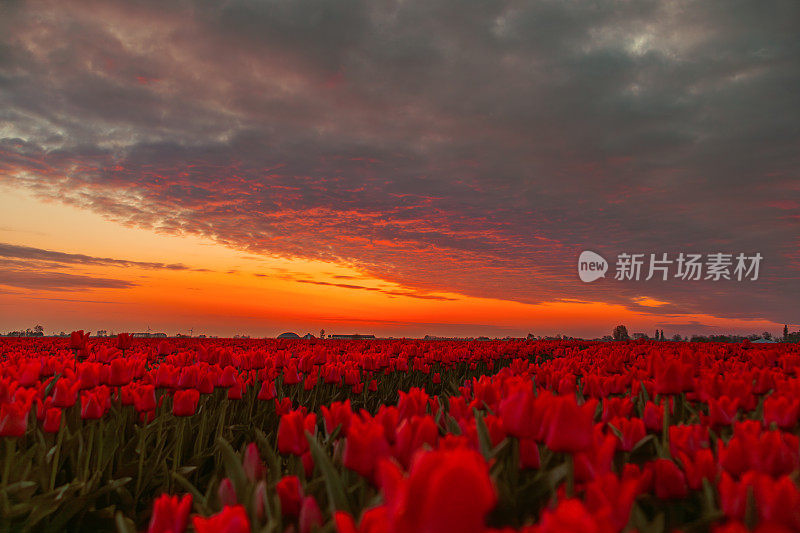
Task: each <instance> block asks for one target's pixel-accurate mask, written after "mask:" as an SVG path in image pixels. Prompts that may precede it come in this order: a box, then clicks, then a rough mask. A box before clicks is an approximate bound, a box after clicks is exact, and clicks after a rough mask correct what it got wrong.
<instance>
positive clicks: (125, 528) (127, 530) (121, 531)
mask: <svg viewBox="0 0 800 533" xmlns="http://www.w3.org/2000/svg"><path fill="white" fill-rule="evenodd" d="M114 522H115V523H116V525H117V532H118V533H136V524H134V523H133V520H131V519H130V518H125V515H123V514H122V511H117V514H116V515H115V516H114Z"/></svg>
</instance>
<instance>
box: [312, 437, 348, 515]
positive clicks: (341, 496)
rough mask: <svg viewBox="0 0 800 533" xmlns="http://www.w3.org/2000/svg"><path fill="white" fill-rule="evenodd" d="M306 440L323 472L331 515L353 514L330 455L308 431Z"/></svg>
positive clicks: (315, 461)
mask: <svg viewBox="0 0 800 533" xmlns="http://www.w3.org/2000/svg"><path fill="white" fill-rule="evenodd" d="M306 439H307V440H308V445H309V446H310V447H311V456H312V457H313V458H314V463H315V464H316V465H317V466H318V467H319V469H320V471H321V472H322V477H323V478H324V479H325V487H326V489H327V491H328V500H329V503H330V505H331V513H334V512H336V511H345V512H347V513H350V514H352V511H351V510H350V504H349V503H348V501H347V495H346V493H345V490H344V485H343V484H342V480H341V478H340V477H339V473H338V472H337V471H336V469H335V468H334V467H333V463H331V460H330V458H329V457H328V454H326V453H325V451H324V450H323V449H322V448H321V447H320V445H319V443H318V442H317V439H315V438H314V436H313V435H312V434H311V433H309V432H308V431H306Z"/></svg>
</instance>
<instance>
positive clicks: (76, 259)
mask: <svg viewBox="0 0 800 533" xmlns="http://www.w3.org/2000/svg"><path fill="white" fill-rule="evenodd" d="M0 257H11V258H17V259H22V260H35V261H48V262H52V263H61V264H79V265H104V266H119V267H137V268H146V269H152V270H189V267H187V266H185V265H182V264H179V263H173V264H165V263H154V262H145V261H127V260H125V259H112V258H110V257H93V256H90V255H84V254H71V253H66V252H57V251H52V250H42V249H41V248H33V247H30V246H20V245H17V244H8V243H0Z"/></svg>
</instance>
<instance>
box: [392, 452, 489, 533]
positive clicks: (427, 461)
mask: <svg viewBox="0 0 800 533" xmlns="http://www.w3.org/2000/svg"><path fill="white" fill-rule="evenodd" d="M383 492H384V498H385V499H386V501H387V506H388V508H389V514H390V521H391V522H392V524H393V528H392V529H393V531H396V532H398V533H411V532H423V533H445V532H451V531H459V532H462V533H471V532H475V533H482V532H483V531H484V530H485V528H486V524H485V518H486V515H487V514H488V513H489V511H491V509H492V508H493V507H494V505H495V502H496V501H497V496H496V495H495V491H494V487H493V486H492V481H491V479H490V478H489V466H488V464H487V463H486V461H485V460H484V458H483V457H482V456H481V455H480V454H478V453H477V452H474V451H472V450H468V449H464V448H459V449H454V450H442V451H431V452H422V453H421V454H420V455H418V456H417V458H416V459H415V461H414V464H413V466H412V467H411V472H410V474H409V477H408V478H407V479H404V480H401V481H400V483H399V485H397V487H396V488H392V487H390V486H386V487H384V489H383Z"/></svg>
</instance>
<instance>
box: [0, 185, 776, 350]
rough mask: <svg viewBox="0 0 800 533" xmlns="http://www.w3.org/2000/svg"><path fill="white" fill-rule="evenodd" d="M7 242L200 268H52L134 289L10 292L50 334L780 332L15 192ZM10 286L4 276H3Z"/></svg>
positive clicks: (12, 324)
mask: <svg viewBox="0 0 800 533" xmlns="http://www.w3.org/2000/svg"><path fill="white" fill-rule="evenodd" d="M0 242H4V243H8V244H13V245H20V246H28V247H35V248H41V249H44V250H57V251H60V252H67V253H70V254H84V255H88V256H93V257H103V258H105V257H108V258H118V259H125V260H128V261H137V262H142V263H144V262H158V263H164V264H173V263H181V264H183V265H187V266H188V267H190V268H191V269H197V270H190V269H186V270H177V271H172V270H166V269H151V268H141V267H135V266H113V265H75V264H69V265H67V264H65V265H52V268H53V269H54V271H59V272H68V273H72V274H82V275H88V276H93V277H98V278H107V279H113V280H123V281H125V282H128V283H129V284H130V285H131V286H129V287H127V288H82V289H74V290H69V289H60V290H47V289H25V288H21V287H0V288H1V289H2V290H0V327H1V328H2V329H3V331H6V330H13V329H24V328H25V327H32V326H33V325H34V324H37V323H40V324H42V325H44V326H45V328H46V331H47V332H54V333H55V332H58V331H62V330H63V331H70V330H72V329H78V328H82V329H89V330H93V331H96V330H97V329H101V328H102V329H107V330H113V331H144V330H146V328H147V327H150V328H152V329H153V330H154V331H165V332H167V333H169V334H174V333H179V332H180V333H186V332H188V330H189V329H190V328H193V331H194V333H195V334H200V333H206V334H213V335H225V336H229V335H233V334H237V333H246V334H251V335H256V336H260V335H263V336H272V335H275V334H277V333H280V332H282V331H285V330H292V331H296V332H298V333H301V334H303V333H306V332H313V333H314V334H317V333H318V332H319V330H320V329H322V328H324V329H325V330H326V332H328V333H347V332H361V333H375V334H378V335H382V336H390V335H391V336H421V335H425V334H435V335H464V336H467V335H469V336H477V335H489V336H506V335H511V336H524V335H526V334H527V333H528V332H533V333H534V334H538V335H555V334H557V333H562V334H568V335H583V336H589V337H591V336H602V335H604V334H607V333H608V332H609V331H610V330H611V328H612V327H613V326H614V325H615V324H617V323H624V324H627V325H628V328H629V330H630V331H631V332H634V331H642V332H646V333H648V334H650V333H652V331H653V330H654V329H655V328H660V329H665V330H666V331H667V332H668V333H674V332H675V330H674V329H672V330H671V328H670V325H671V324H685V323H687V322H698V323H701V324H706V325H712V326H719V327H720V332H727V331H730V330H732V329H742V330H750V331H762V330H764V329H770V330H775V329H776V325H775V324H773V323H770V322H766V321H757V320H753V321H748V320H734V321H732V320H729V319H720V318H716V317H713V316H708V315H673V316H666V317H664V316H658V315H654V314H649V313H647V312H646V310H645V311H643V310H642V309H643V308H647V307H658V306H660V305H663V304H665V303H667V302H662V301H659V300H657V299H654V298H651V297H649V296H647V295H642V296H640V297H639V298H638V299H637V302H635V303H638V305H639V307H638V308H637V309H636V310H633V309H631V308H628V307H626V306H622V305H619V304H609V303H604V302H586V301H580V300H569V299H566V300H563V301H552V302H545V303H541V304H536V305H531V304H524V303H519V302H512V301H507V300H500V299H490V298H475V297H469V296H465V295H461V294H455V293H449V292H444V291H443V292H429V293H422V292H419V291H414V290H411V289H408V288H406V287H403V286H401V285H398V284H396V283H391V282H388V281H385V280H381V279H378V278H376V277H373V276H369V275H367V274H365V273H363V272H360V271H358V270H356V269H354V268H352V267H349V266H348V265H339V264H334V263H329V262H322V261H309V260H302V259H291V258H278V257H268V256H258V255H253V254H250V253H245V252H241V251H237V250H234V249H231V248H228V247H225V246H221V245H218V244H215V243H213V242H211V241H208V240H204V239H200V238H197V237H193V236H179V235H173V234H163V233H157V232H153V231H149V230H145V229H140V228H131V227H124V226H122V225H120V224H118V223H116V222H111V221H108V220H105V219H103V218H102V217H101V216H99V215H97V214H93V213H90V212H87V211H83V210H80V209H77V208H75V207H70V206H65V205H62V204H60V203H56V202H44V201H42V200H39V199H36V198H35V197H33V196H32V195H31V194H30V193H28V192H25V191H23V190H19V189H11V188H6V189H4V190H3V195H2V199H1V200H0ZM0 284H2V280H0Z"/></svg>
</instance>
